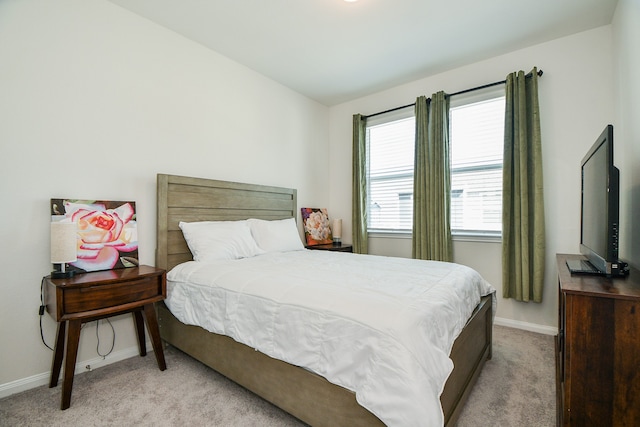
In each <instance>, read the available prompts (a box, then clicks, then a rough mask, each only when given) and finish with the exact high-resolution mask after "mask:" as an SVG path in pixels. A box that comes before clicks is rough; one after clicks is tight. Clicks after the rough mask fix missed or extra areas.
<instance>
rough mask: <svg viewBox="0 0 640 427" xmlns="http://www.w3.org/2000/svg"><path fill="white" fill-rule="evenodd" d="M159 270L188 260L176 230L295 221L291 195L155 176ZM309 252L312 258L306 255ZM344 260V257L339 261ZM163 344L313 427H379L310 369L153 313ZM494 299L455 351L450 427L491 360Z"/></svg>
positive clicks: (164, 311)
mask: <svg viewBox="0 0 640 427" xmlns="http://www.w3.org/2000/svg"><path fill="white" fill-rule="evenodd" d="M157 185H158V188H157V191H158V193H157V196H158V205H157V248H156V251H157V252H156V266H158V267H161V268H165V269H167V270H171V269H173V268H174V267H175V266H178V265H184V263H188V262H189V261H191V260H192V253H191V251H190V250H189V247H188V246H187V243H186V241H185V240H184V237H183V233H182V231H181V229H180V227H179V223H180V222H181V221H183V222H197V221H234V220H242V219H247V218H258V219H264V220H279V219H285V218H296V217H297V197H296V196H297V195H296V190H295V189H287V188H280V187H271V186H263V185H252V184H243V183H234V182H226V181H217V180H209V179H202V178H191V177H181V176H174V175H165V174H159V175H158V177H157ZM309 252H310V251H309ZM342 255H346V254H342ZM158 320H159V324H160V333H161V337H162V339H163V340H164V341H165V342H166V343H168V344H170V345H173V346H175V347H176V348H178V349H180V350H182V351H184V352H185V353H187V354H189V355H191V356H192V357H194V358H195V359H197V360H199V361H201V362H202V363H204V364H206V365H207V366H210V367H211V368H213V369H215V370H216V371H218V372H220V373H221V374H223V375H225V376H226V377H228V378H230V379H232V380H233V381H235V382H237V383H238V384H240V385H242V386H244V387H246V388H247V389H249V390H251V391H253V392H254V393H256V394H258V395H259V396H261V397H263V398H264V399H266V400H267V401H269V402H271V403H273V404H275V405H276V406H278V407H280V408H282V409H283V410H285V411H287V412H289V413H290V414H292V415H294V416H295V417H297V418H299V419H300V420H302V421H304V422H305V423H308V424H310V425H314V426H375V425H384V423H383V422H382V421H381V420H380V419H379V418H378V417H376V416H375V415H374V414H373V413H372V412H370V411H369V410H367V409H366V408H364V407H363V406H361V405H360V404H359V403H358V401H357V400H356V395H355V393H354V392H352V391H350V390H348V389H347V388H344V387H341V386H339V385H336V384H333V383H331V382H329V381H328V380H326V379H325V378H324V377H323V376H321V375H318V374H316V373H314V372H312V371H310V370H308V369H304V368H301V367H298V366H295V365H293V364H290V363H286V362H284V361H282V360H279V359H277V358H272V357H270V356H268V355H266V354H264V353H262V352H260V351H256V350H255V349H254V348H253V347H251V346H247V345H244V344H241V343H239V342H237V341H236V340H234V339H233V338H231V337H229V336H226V335H222V334H216V333H212V332H208V331H207V330H206V329H203V328H201V327H199V326H194V325H187V324H184V323H182V322H181V321H179V320H178V319H177V318H176V317H175V316H174V315H173V314H172V313H171V311H169V310H168V308H167V307H166V305H164V304H160V305H159V306H158ZM492 322H493V310H492V296H491V295H488V296H484V297H482V298H481V300H480V303H479V304H478V306H477V307H476V308H475V310H474V311H473V313H472V314H471V316H470V318H469V320H468V321H467V323H466V326H465V327H464V329H463V330H462V332H461V333H460V334H459V336H458V337H457V339H456V340H455V343H454V344H453V347H452V350H451V353H450V357H451V359H452V360H453V363H454V368H453V371H452V372H451V374H450V375H449V377H448V379H447V381H446V384H445V386H444V389H443V392H442V394H441V396H440V402H441V405H442V411H443V414H444V424H445V425H454V424H455V420H456V419H457V416H458V415H459V412H460V410H461V409H462V407H463V405H464V402H465V399H466V397H467V395H468V393H469V392H470V390H471V388H472V386H473V384H474V383H475V381H476V379H477V376H478V375H479V373H480V371H481V369H482V366H483V365H484V363H485V361H486V360H487V359H489V358H490V357H491V331H492V326H493V323H492Z"/></svg>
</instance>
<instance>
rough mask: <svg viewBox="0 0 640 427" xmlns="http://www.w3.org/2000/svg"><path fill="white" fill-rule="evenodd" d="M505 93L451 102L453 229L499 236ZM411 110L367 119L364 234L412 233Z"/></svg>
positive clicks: (495, 91)
mask: <svg viewBox="0 0 640 427" xmlns="http://www.w3.org/2000/svg"><path fill="white" fill-rule="evenodd" d="M504 106H505V98H504V88H503V87H502V86H501V87H500V88H498V89H496V88H491V89H490V90H488V91H487V90H485V91H483V92H479V91H477V92H473V93H472V94H471V95H467V96H456V97H454V98H452V99H451V109H450V116H449V124H450V134H449V136H450V144H451V229H452V233H453V234H454V235H482V236H487V235H489V236H500V234H501V230H502V149H503V148H502V147H503V144H504ZM414 135H415V118H414V108H413V106H412V107H407V108H404V109H401V110H397V111H393V112H391V113H385V114H381V115H379V116H375V117H372V118H370V119H368V120H367V173H368V185H369V188H368V198H369V200H368V202H369V212H368V214H369V215H368V224H367V227H368V230H369V232H373V233H375V232H391V233H393V232H399V233H410V232H411V229H412V225H413V159H414V140H415V136H414Z"/></svg>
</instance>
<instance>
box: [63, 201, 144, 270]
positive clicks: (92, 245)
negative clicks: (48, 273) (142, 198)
mask: <svg viewBox="0 0 640 427" xmlns="http://www.w3.org/2000/svg"><path fill="white" fill-rule="evenodd" d="M51 221H52V222H55V221H71V222H75V223H77V256H78V260H77V261H74V262H71V263H69V266H70V269H72V270H76V271H79V272H88V271H100V270H112V269H116V268H125V267H135V266H137V265H138V226H137V221H136V204H135V202H120V201H102V200H75V199H51Z"/></svg>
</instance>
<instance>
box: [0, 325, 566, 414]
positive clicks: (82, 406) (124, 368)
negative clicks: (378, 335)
mask: <svg viewBox="0 0 640 427" xmlns="http://www.w3.org/2000/svg"><path fill="white" fill-rule="evenodd" d="M553 352H554V344H553V337H551V336H547V335H540V334H535V333H531V332H526V331H521V330H516V329H511V328H505V327H500V326H495V328H494V347H493V359H492V360H490V361H488V362H487V364H486V365H485V367H484V370H483V371H482V374H481V375H480V377H479V379H478V383H477V384H476V386H475V387H474V389H473V392H472V393H471V395H470V398H469V401H468V402H467V404H466V405H465V408H464V410H463V413H462V415H461V417H460V420H459V423H458V425H459V426H461V427H467V426H474V427H475V426H496V427H497V426H533V425H535V426H540V427H543V426H553V425H555V373H554V372H555V371H554V356H553ZM165 358H166V361H167V370H166V371H164V372H161V371H159V370H158V367H157V365H156V362H155V358H154V357H153V354H151V355H148V356H147V357H143V358H142V357H133V358H131V359H127V360H123V361H121V362H118V363H114V364H112V365H108V366H105V367H103V368H100V369H96V370H95V371H91V372H86V373H82V374H79V375H76V377H75V380H74V385H73V395H72V396H71V407H70V408H69V409H67V410H65V411H61V410H60V409H59V407H60V393H61V390H60V385H58V387H56V388H53V389H49V388H48V387H47V386H41V387H38V388H35V389H32V390H28V391H25V392H22V393H19V394H16V395H13V396H9V397H7V398H5V399H2V400H0V425H1V426H132V425H142V426H183V425H185V426H187V425H188V426H301V425H303V424H302V423H301V422H300V421H298V420H297V419H295V418H293V417H292V416H290V415H288V414H286V413H285V412H283V411H281V410H280V409H278V408H276V407H274V406H273V405H271V404H269V403H267V402H265V401H264V400H262V399H261V398H259V397H257V396H255V395H254V394H252V393H251V392H249V391H247V390H245V389H244V388H242V387H240V386H238V385H236V384H235V383H233V382H231V381H229V380H227V379H226V378H224V377H222V376H221V375H219V374H217V373H216V372H214V371H212V370H211V369H209V368H207V367H206V366H204V365H202V364H200V363H199V362H196V361H195V360H193V359H191V358H190V357H189V356H186V355H185V354H183V353H181V352H180V351H178V350H176V349H174V348H172V347H169V348H167V349H166V351H165Z"/></svg>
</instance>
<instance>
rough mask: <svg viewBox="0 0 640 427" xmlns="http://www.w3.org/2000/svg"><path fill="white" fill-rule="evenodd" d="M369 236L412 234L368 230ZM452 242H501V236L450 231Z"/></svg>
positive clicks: (392, 237) (389, 237) (386, 237)
mask: <svg viewBox="0 0 640 427" xmlns="http://www.w3.org/2000/svg"><path fill="white" fill-rule="evenodd" d="M369 237H372V238H375V239H411V238H412V234H411V233H410V232H405V231H370V232H369ZM451 240H453V241H454V242H481V243H502V236H497V235H495V234H483V233H452V235H451Z"/></svg>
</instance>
